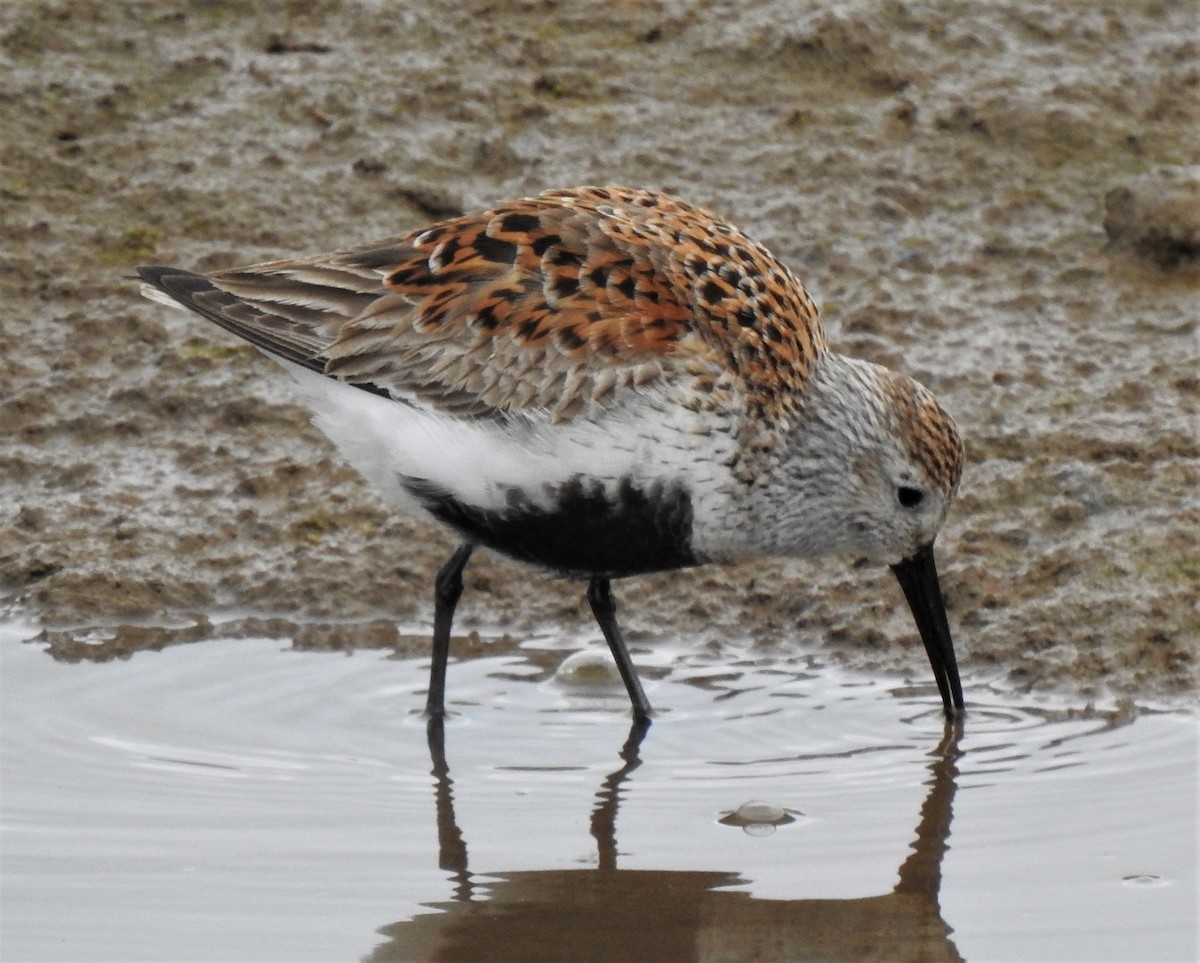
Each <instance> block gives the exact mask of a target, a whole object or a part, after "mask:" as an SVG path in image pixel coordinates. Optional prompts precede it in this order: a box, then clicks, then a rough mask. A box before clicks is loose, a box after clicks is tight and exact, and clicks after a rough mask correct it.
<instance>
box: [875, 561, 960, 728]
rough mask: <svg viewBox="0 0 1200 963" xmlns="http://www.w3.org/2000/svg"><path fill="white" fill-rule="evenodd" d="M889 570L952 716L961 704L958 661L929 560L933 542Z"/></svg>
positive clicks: (956, 713)
mask: <svg viewBox="0 0 1200 963" xmlns="http://www.w3.org/2000/svg"><path fill="white" fill-rule="evenodd" d="M892 571H893V572H895V573H896V581H898V582H899V583H900V588H902V589H903V590H904V597H905V598H906V599H908V607H909V608H910V609H912V614H913V618H914V619H916V622H917V631H919V632H920V633H921V641H922V642H924V643H925V651H926V653H928V655H929V664H930V665H931V666H933V677H934V678H935V679H936V680H937V686H938V692H940V693H941V694H942V705H943V706H944V707H945V709H946V715H947V716H956V715H958V714H959V713H961V712H962V708H963V693H962V683H961V682H960V681H959V678H958V661H957V660H956V659H955V658H954V641H953V640H952V639H951V638H950V623H949V622H947V621H946V606H945V603H944V602H942V589H941V585H940V584H939V583H938V573H937V565H935V564H934V561H933V542H930V543H929V544H928V545H926V546H925V547H924V548H919V549H917V551H915V552H913V554H912V555H910V556H909V557H908V558H906V559H904V561H902V562H897V563H896V564H895V565H893V566H892Z"/></svg>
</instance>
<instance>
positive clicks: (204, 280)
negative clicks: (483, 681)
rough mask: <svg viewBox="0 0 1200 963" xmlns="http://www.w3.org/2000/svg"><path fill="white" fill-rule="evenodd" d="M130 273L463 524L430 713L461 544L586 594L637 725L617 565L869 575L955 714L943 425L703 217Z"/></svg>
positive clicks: (545, 207)
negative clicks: (770, 561)
mask: <svg viewBox="0 0 1200 963" xmlns="http://www.w3.org/2000/svg"><path fill="white" fill-rule="evenodd" d="M137 271H138V276H139V278H140V280H141V287H142V293H143V294H145V295H146V296H147V297H149V298H151V299H152V300H154V301H157V302H161V303H163V304H167V305H170V306H172V307H175V308H184V309H189V310H191V311H193V312H195V313H196V314H199V315H201V316H202V317H204V318H206V319H208V320H209V321H212V322H215V323H216V324H217V325H219V326H220V327H222V328H224V329H225V330H226V331H229V332H231V333H233V334H235V335H237V336H239V337H241V338H243V339H245V340H246V341H248V342H249V343H250V344H252V345H254V346H255V347H256V348H258V349H259V350H260V351H261V352H263V353H264V354H266V355H268V356H269V357H270V358H272V359H273V360H274V361H276V362H278V364H280V365H282V366H283V368H285V369H286V371H287V373H288V374H289V375H290V376H291V378H292V381H293V387H294V388H295V391H296V392H297V395H298V397H299V400H301V401H302V402H303V403H304V404H305V405H307V407H308V408H309V409H310V412H311V416H312V421H313V423H314V424H315V426H316V427H317V428H318V429H320V430H321V431H322V432H323V433H324V434H325V435H326V436H328V438H329V439H330V440H331V441H332V442H333V444H334V445H335V446H336V448H337V450H338V451H339V452H340V454H341V456H342V457H343V458H344V459H345V461H346V462H348V463H349V465H351V466H352V467H353V468H354V469H356V470H357V471H358V472H359V473H360V474H361V475H362V476H363V477H364V478H365V479H366V480H367V481H368V482H369V483H370V484H371V485H372V486H374V488H375V489H376V490H377V491H378V492H379V493H381V494H382V495H383V497H384V498H385V499H386V500H387V501H388V502H389V503H390V504H391V505H392V506H394V507H396V508H398V509H400V510H401V511H407V512H411V513H415V514H417V515H421V516H424V517H426V518H430V519H432V520H434V521H435V522H437V523H438V524H440V525H442V526H444V527H446V528H449V529H450V530H451V531H452V532H454V533H455V535H456V536H457V539H458V544H457V547H456V548H455V549H454V551H453V552H452V553H451V554H450V556H449V558H448V559H447V560H446V561H445V564H444V565H442V567H441V568H440V570H439V571H438V573H437V575H436V577H435V579H434V592H433V597H434V618H433V638H432V658H431V664H430V681H429V688H428V691H427V698H426V704H425V711H426V713H427V715H428V716H429V717H430V718H435V717H436V718H441V717H442V716H443V714H444V713H445V711H446V709H445V691H446V672H447V664H448V661H449V655H450V633H451V628H452V624H453V618H454V612H455V608H456V606H457V604H458V601H459V598H460V596H461V595H462V591H463V570H464V568H465V566H466V564H467V562H468V560H469V559H470V557H471V555H472V552H473V551H475V550H476V548H478V547H483V548H486V549H489V550H492V551H494V552H497V553H499V554H501V555H503V556H507V557H509V558H511V559H515V560H517V561H519V562H523V563H528V564H531V565H533V566H536V567H538V568H541V569H544V570H548V571H550V572H551V573H554V574H556V575H559V576H564V577H566V578H569V579H574V580H578V581H583V582H586V583H587V589H586V598H587V601H588V603H589V605H590V607H591V610H592V613H593V615H594V617H595V619H596V622H597V624H598V625H599V628H600V630H601V632H602V634H603V636H604V638H605V640H606V642H607V643H608V647H609V649H610V651H611V653H612V657H613V659H614V661H615V663H616V667H617V670H618V672H619V674H620V676H621V679H622V682H623V683H624V686H625V689H626V691H627V692H628V695H629V700H630V704H631V707H632V712H633V716H634V718H635V719H637V720H643V721H647V722H648V720H649V719H650V716H651V711H652V710H651V705H650V702H649V700H648V699H647V697H646V694H645V691H644V689H643V687H642V684H641V681H640V679H639V677H638V674H637V671H636V667H635V666H634V663H633V660H632V658H631V657H630V655H629V651H628V647H627V646H626V643H625V640H624V636H623V634H622V631H621V628H620V625H619V622H618V619H617V604H616V600H615V598H614V594H613V591H612V585H611V583H612V581H613V580H615V579H623V578H628V577H632V576H638V575H644V574H648V573H654V572H674V571H681V570H685V569H690V568H692V567H694V566H699V565H704V564H709V563H736V562H739V561H743V560H748V559H755V558H781V559H782V558H788V557H826V556H830V557H833V556H849V557H852V558H860V559H868V560H872V561H876V562H879V563H882V564H886V565H888V566H890V568H891V570H892V572H893V573H894V574H895V577H896V579H897V580H898V582H899V584H900V587H901V590H902V593H903V595H904V597H905V598H906V600H907V602H908V605H909V608H910V609H911V612H912V615H913V618H914V620H915V623H916V627H917V630H918V633H919V634H920V637H921V639H922V641H923V643H924V646H925V650H926V653H927V656H928V659H929V663H930V666H931V668H932V669H933V674H934V678H935V681H936V683H937V687H938V691H939V694H940V695H941V699H942V706H943V710H944V712H945V714H946V715H947V716H948V717H954V716H957V715H959V714H961V713H962V712H963V708H964V700H963V692H962V684H961V681H960V678H959V671H958V665H957V662H956V658H955V653H954V645H953V641H952V638H951V633H950V628H949V623H948V620H947V616H946V608H945V603H944V600H943V596H942V591H941V587H940V583H939V579H938V572H937V567H936V563H935V559H934V540H935V538H936V536H937V534H938V532H939V531H940V529H941V528H942V525H943V523H944V521H945V519H946V515H947V512H948V510H949V508H950V505H951V503H952V501H953V500H954V497H955V495H956V493H957V490H958V486H959V481H960V478H961V476H962V471H963V465H964V447H963V443H962V439H961V437H960V435H959V432H958V429H957V427H956V425H955V422H954V420H953V419H952V418H951V416H950V415H949V413H948V412H947V411H946V409H945V408H944V407H943V406H942V404H941V403H940V402H939V401H938V400H937V399H936V398H935V397H934V395H933V394H932V393H931V392H930V391H929V390H928V389H927V388H925V387H923V386H922V385H920V384H919V383H918V382H916V381H915V380H913V379H912V378H910V377H908V376H906V375H904V374H900V373H897V372H894V371H891V370H889V369H887V368H884V367H882V366H879V365H877V364H874V363H870V362H867V361H864V360H858V359H854V358H851V357H848V356H846V355H843V354H839V353H837V352H835V351H834V350H833V349H832V348H831V347H830V345H829V343H828V340H827V337H826V334H825V330H824V327H823V325H822V323H821V321H820V319H819V315H818V311H817V308H816V306H815V304H814V302H813V300H812V299H811V298H810V296H809V294H808V293H807V291H806V290H805V288H804V285H803V284H802V283H801V281H800V280H799V279H798V278H797V276H796V275H795V274H794V273H793V272H792V271H791V270H790V269H789V268H788V267H787V266H786V265H785V264H784V263H783V262H782V261H781V260H779V259H778V258H777V257H776V256H775V255H773V254H772V253H771V252H770V251H768V250H767V249H766V248H765V247H764V246H762V245H761V244H759V243H758V242H756V241H754V240H752V239H751V238H750V237H748V236H747V235H746V234H744V233H743V232H742V231H741V230H740V229H738V228H737V227H735V226H734V225H733V224H731V223H729V222H728V221H726V220H724V219H722V218H721V217H719V216H717V215H716V214H713V213H711V212H710V211H708V210H706V209H704V208H701V207H697V206H693V205H691V204H689V203H687V202H686V201H683V200H681V199H679V198H677V197H675V196H673V195H670V194H667V193H665V192H662V191H658V190H653V189H646V188H632V187H623V186H606V187H590V186H589V187H577V188H571V189H564V190H549V191H545V192H543V193H541V194H538V195H536V196H532V197H522V198H516V199H512V200H507V201H503V202H499V203H496V204H495V205H493V206H492V207H490V208H488V209H486V210H479V211H475V212H471V213H465V214H462V215H461V216H456V217H451V218H449V219H446V220H443V221H440V222H439V223H435V224H433V225H431V226H427V227H423V228H420V229H418V230H414V231H411V232H410V233H407V234H404V235H399V236H395V237H390V238H387V239H384V240H382V241H377V242H374V243H369V244H365V245H361V246H357V247H352V248H347V249H343V250H339V251H336V252H334V253H331V254H324V255H319V256H315V257H304V258H298V259H286V260H277V261H271V262H267V263H261V264H255V265H250V266H247V267H236V268H230V269H226V270H219V271H215V272H212V273H206V274H199V273H194V272H191V271H187V270H183V269H180V268H176V267H168V266H164V265H156V264H147V265H142V266H140V267H139V268H138V269H137Z"/></svg>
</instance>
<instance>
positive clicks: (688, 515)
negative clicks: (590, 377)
mask: <svg viewBox="0 0 1200 963" xmlns="http://www.w3.org/2000/svg"><path fill="white" fill-rule="evenodd" d="M400 481H401V483H402V484H403V485H404V487H405V488H406V489H407V490H408V491H409V492H410V493H411V494H412V495H413V496H414V497H415V498H417V499H419V500H420V502H421V504H422V505H424V506H425V509H426V510H427V511H428V512H429V513H430V514H431V515H433V516H434V517H435V518H437V519H438V520H439V521H442V522H444V523H445V524H447V525H449V526H450V527H451V528H453V529H455V530H456V531H458V532H459V533H460V534H461V535H462V536H463V537H464V538H467V539H469V540H471V541H473V542H477V543H479V544H481V545H486V546H487V547H488V548H492V549H495V550H496V551H497V552H500V553H501V554H504V555H509V556H511V557H512V558H516V559H520V560H521V561H524V562H532V563H533V564H535V565H541V566H543V567H545V568H549V569H551V570H553V571H556V572H559V573H562V574H563V575H568V576H574V577H592V576H605V577H609V578H620V577H622V576H625V575H642V574H645V573H647V572H663V571H669V570H671V569H678V568H686V567H687V566H689V565H697V564H699V563H700V561H702V560H701V559H698V558H696V556H695V555H694V554H693V552H692V499H691V496H690V495H689V494H688V492H687V490H686V489H685V488H684V487H683V486H682V485H679V484H665V483H663V482H659V481H656V482H651V483H649V484H647V485H646V486H644V487H642V486H639V485H637V484H635V483H634V482H633V481H631V480H630V479H628V478H623V479H621V480H620V481H619V482H618V483H617V485H616V487H615V489H614V488H611V487H605V486H604V485H603V484H601V483H600V482H598V481H596V480H594V479H587V478H584V477H582V476H580V475H576V476H575V477H574V478H571V479H570V480H568V481H566V482H564V483H563V484H561V485H551V486H547V487H546V488H545V489H544V494H545V496H546V497H545V498H544V499H539V500H538V502H534V501H533V500H531V499H530V498H529V497H528V496H527V495H526V493H525V492H523V491H522V490H521V489H518V488H509V489H507V490H506V498H507V504H506V505H505V506H504V508H501V509H481V508H478V507H476V506H474V505H466V504H464V503H462V502H460V501H458V500H457V499H455V498H454V497H453V496H452V495H451V494H450V493H449V492H447V491H445V490H444V489H442V488H440V487H439V486H437V485H434V484H433V483H431V482H429V481H427V480H426V479H423V478H412V477H407V476H405V477H402V478H401V479H400Z"/></svg>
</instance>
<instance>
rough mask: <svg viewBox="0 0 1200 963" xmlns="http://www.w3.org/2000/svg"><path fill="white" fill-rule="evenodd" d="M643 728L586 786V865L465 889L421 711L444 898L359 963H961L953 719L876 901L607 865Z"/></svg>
mask: <svg viewBox="0 0 1200 963" xmlns="http://www.w3.org/2000/svg"><path fill="white" fill-rule="evenodd" d="M647 728H648V723H646V722H635V723H634V724H633V727H632V729H631V730H630V732H629V737H628V739H627V740H626V741H625V744H624V746H623V747H622V748H621V751H620V758H621V765H620V766H619V767H618V768H617V769H614V770H613V771H612V772H611V773H609V775H608V776H606V777H605V779H604V782H603V784H602V785H601V787H600V789H599V791H598V792H597V793H596V804H595V806H594V808H593V810H592V819H591V832H592V835H593V836H594V837H595V840H596V848H597V856H598V859H597V865H596V867H595V868H591V869H569V870H563V869H554V870H540V871H522V872H513V873H488V874H487V877H486V880H485V881H481V882H480V883H478V884H476V883H475V881H474V880H473V878H472V875H471V872H470V869H469V868H468V864H467V846H466V841H465V840H464V838H463V834H462V831H461V829H459V826H458V823H457V821H456V819H455V815H454V797H453V781H452V780H451V778H450V769H449V766H448V765H447V762H446V753H445V734H444V729H443V720H442V718H441V717H435V718H432V719H430V721H429V728H428V734H429V752H430V756H431V758H432V761H433V769H432V774H433V776H434V779H435V781H436V799H437V824H438V861H439V865H440V866H441V868H442V869H443V870H445V871H446V872H448V873H450V874H451V876H452V878H453V880H454V898H453V900H450V901H447V902H440V903H432V904H428V905H429V907H430V909H432V910H435V911H438V912H432V913H427V914H423V915H421V916H417V917H415V918H414V919H412V920H408V921H403V922H399V923H393V924H391V925H388V926H385V927H383V928H381V929H380V931H379V932H380V933H381V934H382V935H384V936H386V937H387V942H386V943H383V944H381V945H379V946H377V947H376V948H375V950H374V951H373V952H371V953H370V955H368V956H367V957H366V958H365V959H366V963H385V961H393V963H395V961H416V960H420V961H427V963H479V961H483V960H486V961H488V963H509V961H511V963H537V961H546V963H550V961H553V963H562V961H563V960H571V961H573V963H612V961H614V960H620V961H622V963H684V961H696V963H702V961H709V960H737V959H755V960H757V959H763V960H766V959H770V960H800V959H821V960H831V961H832V960H855V961H862V960H888V961H903V960H913V961H917V960H920V961H922V963H927V961H928V963H937V961H950V960H957V961H961V960H962V957H961V956H960V955H959V953H958V950H957V948H956V947H955V945H954V943H953V941H952V940H951V938H950V934H951V932H952V930H951V928H950V926H949V925H947V923H946V922H945V921H944V920H943V919H942V914H941V906H940V903H939V894H940V889H941V881H942V858H943V857H944V855H945V853H946V849H947V845H946V841H947V839H948V838H949V835H950V820H951V816H952V812H953V801H954V792H955V781H956V779H957V776H958V769H957V766H956V762H957V759H958V757H959V755H960V752H959V748H958V740H959V736H960V734H961V726H960V724H959V723H956V722H954V721H948V722H947V723H946V731H945V734H944V735H943V737H942V740H941V742H940V744H939V745H938V747H937V749H936V750H935V751H934V752H932V753H931V754H930V756H931V758H930V762H929V766H928V770H929V773H930V779H929V780H927V785H928V786H929V792H928V793H927V795H926V797H925V801H924V804H923V805H922V807H921V814H920V821H919V822H918V824H917V830H916V841H915V842H914V843H913V845H912V852H911V853H910V854H909V856H908V858H907V859H905V861H904V862H903V864H901V866H900V870H899V877H900V879H899V882H898V883H897V885H896V887H895V888H894V889H893V890H892V891H891V892H890V893H887V894H884V895H882V896H869V897H863V898H859V899H804V900H761V899H754V898H753V897H752V896H751V895H750V894H749V893H746V892H740V891H734V890H732V889H731V887H735V886H744V885H745V884H746V883H747V882H748V880H746V879H745V878H744V877H742V876H740V875H739V874H738V873H736V872H722V871H706V872H696V871H676V870H628V869H620V868H618V866H617V855H618V853H617V834H616V820H617V810H618V807H619V804H620V801H621V796H622V789H623V787H624V784H625V782H626V780H627V779H628V778H629V776H630V775H631V774H632V773H633V772H634V770H636V769H637V768H638V766H640V765H641V758H640V755H639V751H640V748H641V743H642V739H643V737H644V736H645V734H646V730H647ZM798 871H799V870H798Z"/></svg>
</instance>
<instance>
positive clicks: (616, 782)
mask: <svg viewBox="0 0 1200 963" xmlns="http://www.w3.org/2000/svg"><path fill="white" fill-rule="evenodd" d="M649 728H650V720H649V719H647V718H644V717H638V716H636V715H635V716H634V719H633V725H632V726H630V728H629V737H628V738H627V739H626V740H625V745H623V746H622V747H621V752H620V756H621V762H622V765H621V767H620V768H619V769H614V770H613V771H612V772H610V773H609V774H608V775H607V776H606V777H605V779H604V783H603V785H602V786H601V787H600V790H599V792H597V793H596V805H595V807H594V808H593V809H592V837H593V838H594V839H595V840H596V855H597V857H598V859H599V867H600V869H602V870H613V869H616V868H617V806H618V805H619V804H620V799H621V786H622V784H623V783H624V782H625V780H626V779H627V778H628V777H629V774H630V773H631V772H633V771H634V770H635V769H636V768H637V767H638V766H640V765H641V764H642V759H641V756H640V755H639V752H640V750H641V748H642V740H643V739H645V738H646V731H647V730H648V729H649Z"/></svg>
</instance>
